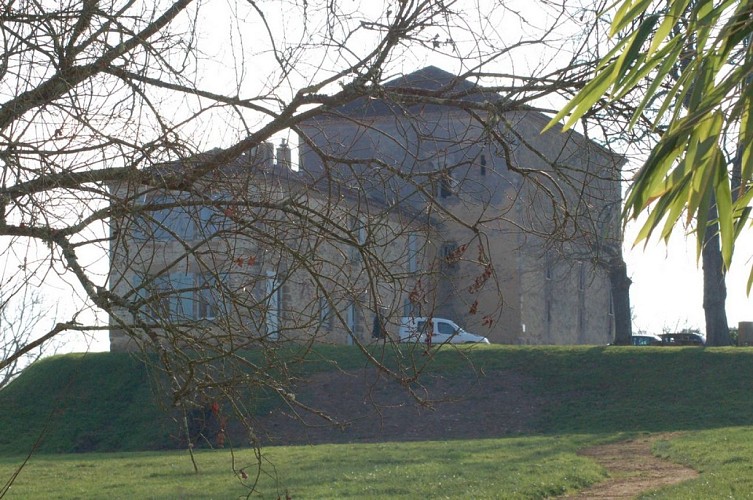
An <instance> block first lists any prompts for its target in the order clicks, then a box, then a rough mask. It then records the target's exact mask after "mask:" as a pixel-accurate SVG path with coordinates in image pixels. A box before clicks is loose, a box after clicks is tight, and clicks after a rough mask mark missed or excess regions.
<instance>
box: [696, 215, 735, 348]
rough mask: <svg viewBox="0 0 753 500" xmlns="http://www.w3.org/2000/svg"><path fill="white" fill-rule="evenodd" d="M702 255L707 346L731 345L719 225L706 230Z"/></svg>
mask: <svg viewBox="0 0 753 500" xmlns="http://www.w3.org/2000/svg"><path fill="white" fill-rule="evenodd" d="M712 210H713V211H714V214H713V215H714V218H716V208H712ZM709 218H711V217H709ZM702 255H703V311H704V314H705V316H706V344H707V345H729V344H730V338H729V325H728V324H727V312H726V310H725V302H726V300H727V285H726V284H725V283H724V266H723V264H722V251H721V245H720V243H719V227H718V224H717V223H713V224H711V225H710V226H709V227H708V228H707V229H706V235H705V237H704V241H703V252H702Z"/></svg>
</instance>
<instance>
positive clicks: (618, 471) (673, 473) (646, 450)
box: [564, 434, 698, 499]
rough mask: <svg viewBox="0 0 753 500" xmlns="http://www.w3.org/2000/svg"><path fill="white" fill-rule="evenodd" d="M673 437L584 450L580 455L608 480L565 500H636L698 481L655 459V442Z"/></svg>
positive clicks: (688, 472) (683, 469) (689, 473)
mask: <svg viewBox="0 0 753 500" xmlns="http://www.w3.org/2000/svg"><path fill="white" fill-rule="evenodd" d="M670 437H672V435H671V434H659V435H652V436H646V437H641V438H637V439H633V440H630V441H621V442H619V443H613V444H608V445H602V446H594V447H592V448H586V449H584V450H582V451H581V452H580V454H581V455H583V456H586V457H589V458H592V459H594V460H596V461H597V462H598V463H599V464H601V465H602V466H603V467H604V468H605V469H607V471H609V476H610V478H609V479H607V480H606V481H604V482H601V483H599V484H596V485H594V486H591V487H590V488H587V489H585V490H581V491H579V492H578V493H576V494H574V495H572V496H566V497H564V498H609V499H621V498H635V497H636V496H638V495H640V494H641V493H646V492H648V491H651V490H654V489H657V488H660V487H662V486H667V485H670V484H677V483H681V482H683V481H687V480H689V479H693V478H695V477H698V472H696V471H695V470H693V469H690V468H688V467H685V466H683V465H678V464H675V463H672V462H669V461H666V460H662V459H660V458H657V457H655V456H654V455H653V454H652V453H651V447H652V446H653V444H654V442H656V441H658V440H661V439H667V438H670Z"/></svg>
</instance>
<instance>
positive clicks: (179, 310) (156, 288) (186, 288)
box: [145, 273, 195, 322]
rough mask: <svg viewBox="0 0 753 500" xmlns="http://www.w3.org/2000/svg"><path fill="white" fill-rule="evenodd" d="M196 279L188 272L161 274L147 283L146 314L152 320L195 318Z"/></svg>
mask: <svg viewBox="0 0 753 500" xmlns="http://www.w3.org/2000/svg"><path fill="white" fill-rule="evenodd" d="M194 289H195V287H194V280H193V276H192V275H190V274H186V273H169V274H161V275H159V276H156V277H155V278H153V279H152V281H151V284H147V287H146V291H147V293H148V302H147V306H146V308H145V314H146V316H147V318H148V319H150V320H152V321H163V322H164V321H186V320H190V319H193V318H194V312H193V306H194Z"/></svg>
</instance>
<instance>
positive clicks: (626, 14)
mask: <svg viewBox="0 0 753 500" xmlns="http://www.w3.org/2000/svg"><path fill="white" fill-rule="evenodd" d="M650 5H651V0H638V1H637V2H631V1H630V0H626V1H625V2H624V3H622V5H621V6H620V8H619V9H617V12H615V14H614V19H613V20H612V25H611V26H610V28H609V36H610V37H613V36H614V35H616V34H617V33H618V32H620V31H622V29H623V28H625V27H626V26H627V25H628V24H630V23H632V22H633V21H635V20H636V19H638V18H639V17H640V16H641V15H642V14H643V13H644V12H645V11H646V9H647V8H648V7H649V6H650Z"/></svg>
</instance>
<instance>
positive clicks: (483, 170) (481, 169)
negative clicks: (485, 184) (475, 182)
mask: <svg viewBox="0 0 753 500" xmlns="http://www.w3.org/2000/svg"><path fill="white" fill-rule="evenodd" d="M479 163H480V164H481V166H480V167H479V175H481V177H484V176H485V175H486V155H481V159H480V161H479Z"/></svg>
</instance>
